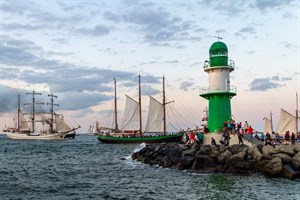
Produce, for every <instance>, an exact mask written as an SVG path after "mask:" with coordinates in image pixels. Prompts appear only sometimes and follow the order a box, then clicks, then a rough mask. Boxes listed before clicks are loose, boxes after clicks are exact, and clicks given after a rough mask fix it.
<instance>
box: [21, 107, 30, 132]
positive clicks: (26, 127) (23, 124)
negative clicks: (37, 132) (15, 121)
mask: <svg viewBox="0 0 300 200" xmlns="http://www.w3.org/2000/svg"><path fill="white" fill-rule="evenodd" d="M19 117H20V130H23V131H24V130H30V128H29V124H28V122H27V121H26V119H25V117H24V115H23V113H22V111H20V112H19Z"/></svg>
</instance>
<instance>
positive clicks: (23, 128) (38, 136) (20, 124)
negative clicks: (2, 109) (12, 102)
mask: <svg viewBox="0 0 300 200" xmlns="http://www.w3.org/2000/svg"><path fill="white" fill-rule="evenodd" d="M26 94H32V103H28V104H27V105H31V106H32V111H31V113H29V114H30V120H27V119H26V118H25V116H24V115H25V114H24V113H23V112H22V110H21V105H20V95H18V120H17V127H16V128H15V129H11V131H7V132H6V135H7V137H9V138H11V139H20V140H63V139H64V138H65V136H66V135H67V134H68V133H71V132H73V131H75V130H76V129H78V128H80V125H79V126H78V127H77V128H71V127H70V126H69V125H68V124H67V123H66V122H65V121H64V120H63V119H62V117H61V115H59V114H57V113H55V112H54V110H53V106H58V104H54V103H53V97H55V98H57V96H55V95H53V93H52V94H49V95H48V96H50V97H51V103H47V105H51V112H50V117H48V118H42V119H40V120H38V119H36V115H37V114H41V113H37V112H36V111H35V105H36V104H44V103H37V102H35V95H41V93H36V92H35V91H33V92H32V93H26ZM24 105H26V104H24ZM43 114H45V113H43ZM28 122H31V127H30V126H29V123H28ZM35 123H42V124H47V125H48V126H49V129H48V130H41V131H37V130H36V128H35Z"/></svg>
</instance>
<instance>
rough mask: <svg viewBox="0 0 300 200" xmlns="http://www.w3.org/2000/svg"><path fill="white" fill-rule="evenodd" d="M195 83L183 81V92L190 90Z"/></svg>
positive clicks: (181, 87)
mask: <svg viewBox="0 0 300 200" xmlns="http://www.w3.org/2000/svg"><path fill="white" fill-rule="evenodd" d="M193 85H194V83H193V82H190V81H183V82H181V83H180V89H181V90H183V91H188V89H189V88H190V87H191V86H193Z"/></svg>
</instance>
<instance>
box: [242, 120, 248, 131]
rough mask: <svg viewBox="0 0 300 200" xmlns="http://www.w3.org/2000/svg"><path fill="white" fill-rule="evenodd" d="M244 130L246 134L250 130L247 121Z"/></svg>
mask: <svg viewBox="0 0 300 200" xmlns="http://www.w3.org/2000/svg"><path fill="white" fill-rule="evenodd" d="M243 128H244V130H245V133H247V132H248V128H249V124H248V122H247V121H245V124H244V126H243Z"/></svg>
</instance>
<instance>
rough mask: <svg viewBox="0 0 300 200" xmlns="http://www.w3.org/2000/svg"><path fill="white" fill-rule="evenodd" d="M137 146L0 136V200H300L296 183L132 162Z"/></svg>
mask: <svg viewBox="0 0 300 200" xmlns="http://www.w3.org/2000/svg"><path fill="white" fill-rule="evenodd" d="M141 147H142V146H141V145H139V144H127V145H126V144H102V143H100V142H98V141H97V139H96V136H89V135H80V136H77V137H76V138H75V139H66V140H64V141H19V140H11V139H8V138H7V137H6V136H5V135H0V149H1V150H0V161H1V162H0V199H55V200H57V199H64V200H65V199H239V200H241V199H300V191H299V190H300V180H294V181H292V180H287V179H283V178H267V177H265V176H263V175H261V174H254V175H250V176H239V175H224V174H193V173H189V172H187V171H178V170H173V169H167V168H161V167H157V166H149V165H145V164H142V163H140V162H137V161H133V160H132V159H131V154H132V153H133V152H134V151H136V150H138V149H139V148H141Z"/></svg>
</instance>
